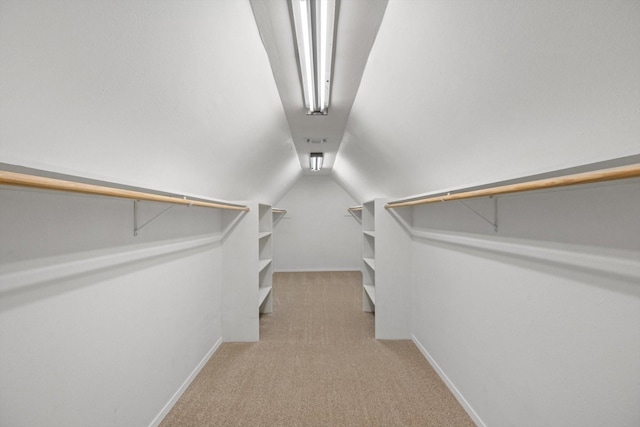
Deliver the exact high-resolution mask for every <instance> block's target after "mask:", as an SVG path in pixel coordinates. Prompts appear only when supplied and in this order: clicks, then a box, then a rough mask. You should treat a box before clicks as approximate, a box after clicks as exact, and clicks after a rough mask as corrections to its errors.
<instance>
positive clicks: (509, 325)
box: [412, 180, 640, 427]
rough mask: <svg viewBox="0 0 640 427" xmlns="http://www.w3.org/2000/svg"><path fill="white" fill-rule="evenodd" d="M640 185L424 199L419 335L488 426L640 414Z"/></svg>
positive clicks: (418, 225)
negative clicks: (435, 201)
mask: <svg viewBox="0 0 640 427" xmlns="http://www.w3.org/2000/svg"><path fill="white" fill-rule="evenodd" d="M639 184H640V182H639V181H638V180H635V181H626V182H624V183H623V182H618V183H607V184H603V185H598V186H585V187H581V188H574V189H564V190H557V191H546V192H535V193H527V194H520V195H511V196H503V197H500V198H499V200H498V225H499V229H498V232H495V231H494V230H493V227H492V226H491V225H489V224H487V223H486V222H484V221H483V220H482V219H481V218H480V217H478V216H476V215H475V214H474V213H473V212H471V211H470V210H468V209H467V208H465V207H464V206H463V205H461V204H459V203H455V202H452V203H443V204H437V205H426V206H421V207H416V208H413V224H414V234H415V237H414V243H413V266H414V267H413V269H414V272H413V313H412V328H413V335H414V339H415V341H416V343H417V344H418V346H419V347H421V349H422V351H423V352H424V353H425V355H426V356H427V358H428V359H430V361H431V363H432V364H433V365H434V366H436V369H439V370H440V373H441V375H442V376H443V377H445V381H448V382H449V386H450V387H451V388H452V389H454V390H457V391H454V392H456V393H457V396H458V398H459V400H461V401H462V403H463V405H465V406H466V407H467V410H468V411H469V412H471V413H475V419H476V422H478V424H479V425H483V424H484V425H487V426H491V427H500V426H511V425H518V426H541V425H557V426H560V425H562V426H581V427H585V426H602V425H616V426H635V425H639V424H640V412H639V411H638V407H637V403H638V401H640V389H639V387H638V384H640V335H639V332H638V325H640V286H639V285H638V283H639V282H640V262H639V260H640V240H639V239H638V236H640V222H639V221H638V218H640V202H639V201H640V185H639ZM467 203H468V205H469V206H470V207H472V208H474V209H475V210H477V211H478V212H480V213H482V214H483V215H484V216H486V217H488V218H492V216H493V203H494V202H493V200H491V199H483V200H469V201H468V202H467Z"/></svg>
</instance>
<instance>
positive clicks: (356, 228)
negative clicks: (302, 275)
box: [273, 175, 362, 271]
mask: <svg viewBox="0 0 640 427" xmlns="http://www.w3.org/2000/svg"><path fill="white" fill-rule="evenodd" d="M357 204H358V203H357V202H356V201H355V200H353V199H352V198H351V196H349V195H348V194H347V193H346V192H345V191H344V190H343V189H342V188H341V187H340V186H339V185H338V184H336V183H335V181H334V180H333V179H332V178H331V177H329V176H325V175H319V176H311V175H304V176H302V177H301V178H300V180H299V181H298V182H297V183H296V184H295V185H294V186H293V188H291V190H290V191H289V192H288V193H287V194H286V195H285V196H284V197H283V198H282V199H281V200H280V201H279V202H278V203H277V204H276V206H277V207H279V208H283V209H286V210H287V214H286V215H285V216H284V218H282V219H280V220H279V221H278V222H277V223H276V224H274V227H273V233H274V234H273V235H274V242H273V251H274V257H273V260H274V267H275V271H339V270H358V271H359V270H360V262H361V231H362V229H361V226H360V223H359V222H358V221H356V219H355V218H353V217H352V216H351V214H349V213H348V212H347V208H349V207H351V206H355V205H357Z"/></svg>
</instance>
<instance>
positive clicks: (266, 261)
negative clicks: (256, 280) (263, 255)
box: [258, 258, 271, 273]
mask: <svg viewBox="0 0 640 427" xmlns="http://www.w3.org/2000/svg"><path fill="white" fill-rule="evenodd" d="M270 263H271V258H269V259H261V260H260V261H259V262H258V273H260V272H261V271H262V270H264V269H265V268H267V266H268V265H269V264H270Z"/></svg>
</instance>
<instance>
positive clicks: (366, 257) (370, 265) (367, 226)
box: [361, 200, 376, 312]
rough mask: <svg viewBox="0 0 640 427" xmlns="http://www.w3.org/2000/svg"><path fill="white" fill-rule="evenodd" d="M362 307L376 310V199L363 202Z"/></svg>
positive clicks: (365, 309)
mask: <svg viewBox="0 0 640 427" xmlns="http://www.w3.org/2000/svg"><path fill="white" fill-rule="evenodd" d="M361 212H362V309H363V310H364V311H367V312H375V307H376V267H375V265H376V264H375V262H376V261H375V257H376V255H375V249H376V240H375V201H373V200H372V201H370V202H366V203H363V204H362V211H361Z"/></svg>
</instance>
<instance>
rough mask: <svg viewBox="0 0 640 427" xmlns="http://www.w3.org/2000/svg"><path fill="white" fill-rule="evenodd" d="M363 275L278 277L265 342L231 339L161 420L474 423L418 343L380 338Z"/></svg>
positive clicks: (263, 326)
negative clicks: (365, 298)
mask: <svg viewBox="0 0 640 427" xmlns="http://www.w3.org/2000/svg"><path fill="white" fill-rule="evenodd" d="M361 281H362V278H361V275H360V273H359V272H321V273H276V274H274V276H273V282H274V296H275V299H274V310H273V313H272V314H265V315H262V316H261V319H260V342H259V343H224V344H222V346H220V348H219V349H218V351H217V352H216V353H215V355H214V356H213V357H212V358H211V360H210V361H209V362H208V363H207V365H206V366H205V367H204V368H203V369H202V371H201V372H200V374H199V375H198V376H197V377H196V379H195V380H194V381H193V382H192V383H191V385H190V387H189V388H188V389H187V390H186V391H185V393H184V394H183V395H182V397H181V398H180V400H179V401H178V402H177V403H176V405H175V406H174V407H173V409H172V410H171V412H170V413H169V414H168V415H167V416H166V417H165V419H164V420H163V422H162V424H161V426H162V427H170V426H438V427H442V426H473V425H474V424H473V422H472V421H471V419H470V418H469V417H468V415H467V414H466V413H465V412H464V410H463V409H462V407H461V406H460V405H459V404H458V402H457V401H456V400H455V398H454V397H453V395H452V394H451V393H450V392H449V390H448V389H447V387H446V386H445V385H444V383H443V382H442V381H441V380H440V378H439V377H438V375H437V374H436V373H435V371H434V370H433V369H432V368H431V366H430V365H429V364H428V363H427V361H426V360H425V359H424V357H423V356H422V354H421V353H420V352H419V351H418V349H417V348H416V346H415V345H414V344H413V343H412V342H411V341H405V340H403V341H379V340H375V339H374V329H373V328H374V318H373V314H371V313H365V312H363V311H362V285H361Z"/></svg>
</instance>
